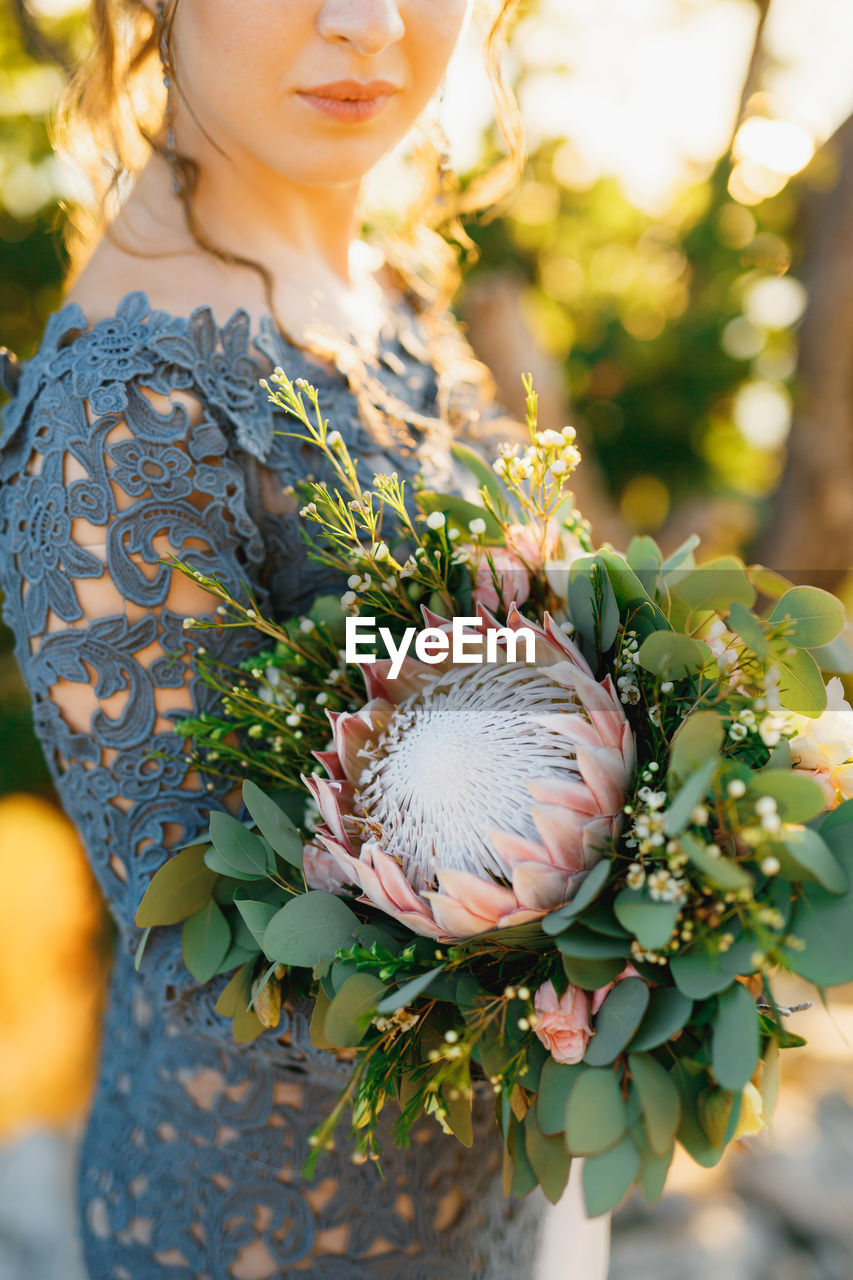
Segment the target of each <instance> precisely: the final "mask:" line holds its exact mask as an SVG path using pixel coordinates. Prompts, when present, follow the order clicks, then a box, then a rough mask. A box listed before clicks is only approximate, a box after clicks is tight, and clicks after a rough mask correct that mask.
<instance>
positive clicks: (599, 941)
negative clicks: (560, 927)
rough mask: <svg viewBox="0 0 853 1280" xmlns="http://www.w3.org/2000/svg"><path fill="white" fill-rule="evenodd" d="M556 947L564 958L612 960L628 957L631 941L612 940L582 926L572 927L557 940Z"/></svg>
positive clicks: (624, 939)
mask: <svg viewBox="0 0 853 1280" xmlns="http://www.w3.org/2000/svg"><path fill="white" fill-rule="evenodd" d="M554 945H555V946H556V948H557V950H558V951H560V952H562V954H563V955H564V956H576V957H578V958H579V959H581V958H582V959H584V960H611V959H614V958H615V957H619V956H627V955H628V953H629V950H630V946H631V944H630V939H628V938H624V937H623V938H610V937H606V936H605V935H603V934H600V933H593V932H592V931H591V930H589V929H584V928H583V926H582V924H575V925H572V927H571V928H570V929H568V930H567V932H566V933H561V934H560V936H559V937H558V938H555V940H554Z"/></svg>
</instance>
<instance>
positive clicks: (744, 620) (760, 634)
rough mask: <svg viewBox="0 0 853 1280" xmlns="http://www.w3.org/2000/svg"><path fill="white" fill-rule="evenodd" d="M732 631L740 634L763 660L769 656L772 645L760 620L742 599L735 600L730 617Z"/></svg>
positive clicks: (729, 622)
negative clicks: (741, 601) (742, 602)
mask: <svg viewBox="0 0 853 1280" xmlns="http://www.w3.org/2000/svg"><path fill="white" fill-rule="evenodd" d="M728 626H729V630H730V631H734V633H735V635H738V636H740V638H741V640H743V641H744V643H745V644H746V645H747V646H748V647H749V648H750V649H751V650H752V652H753V653H754V654H755V655H756V657H758V658H761V659H762V660H764V659H766V658H769V656H770V645H769V643H768V640H767V635H766V633H765V631H764V627H763V626H762V624H761V622H760V620H759V619H758V618H756V616H755V614H754V613H752V612H751V611H750V610H749V609H747V607H746V605H744V604H741V603H740V601H737V600H736V601H735V603H734V604H733V605H732V607H731V611H730V613H729V617H728Z"/></svg>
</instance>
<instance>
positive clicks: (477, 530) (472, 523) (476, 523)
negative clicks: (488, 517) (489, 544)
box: [468, 516, 486, 538]
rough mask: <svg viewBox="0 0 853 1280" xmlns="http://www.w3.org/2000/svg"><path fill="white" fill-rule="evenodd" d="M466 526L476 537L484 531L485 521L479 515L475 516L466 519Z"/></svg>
mask: <svg viewBox="0 0 853 1280" xmlns="http://www.w3.org/2000/svg"><path fill="white" fill-rule="evenodd" d="M468 528H469V529H470V530H471V532H472V533H473V534H474V536H475V537H477V538H478V537H479V536H480V534H481V533H485V532H486V522H485V520H483V519H481V517H480V516H476V517H475V519H473V520H469V521H468Z"/></svg>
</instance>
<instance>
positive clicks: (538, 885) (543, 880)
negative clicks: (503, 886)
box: [512, 862, 572, 911]
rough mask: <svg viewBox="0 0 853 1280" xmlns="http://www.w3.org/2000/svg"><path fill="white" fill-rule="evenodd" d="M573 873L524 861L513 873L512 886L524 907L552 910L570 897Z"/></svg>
mask: <svg viewBox="0 0 853 1280" xmlns="http://www.w3.org/2000/svg"><path fill="white" fill-rule="evenodd" d="M571 879H572V877H571V875H570V873H569V872H567V871H561V870H559V869H558V868H557V867H543V866H542V864H541V863H540V862H522V863H521V864H520V866H517V867H516V868H515V870H514V871H513V873H512V887H513V890H514V892H515V896H516V897H517V898H518V901H519V902H520V903H521V904H522V906H524V907H535V908H537V909H538V910H540V911H550V910H552V909H553V908H554V907H561V906H562V905H563V903H564V902H565V901H566V899H567V897H568V891H569V884H570V882H571Z"/></svg>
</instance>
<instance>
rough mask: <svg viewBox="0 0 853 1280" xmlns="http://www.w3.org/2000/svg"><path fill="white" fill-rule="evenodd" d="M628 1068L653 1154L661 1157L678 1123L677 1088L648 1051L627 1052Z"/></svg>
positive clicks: (678, 1100) (679, 1115) (672, 1138)
mask: <svg viewBox="0 0 853 1280" xmlns="http://www.w3.org/2000/svg"><path fill="white" fill-rule="evenodd" d="M628 1067H629V1069H630V1072H631V1075H632V1076H633V1077H634V1084H635V1085H636V1086H637V1093H638V1094H639V1097H640V1104H641V1106H642V1108H643V1124H644V1125H645V1129H646V1136H647V1137H648V1140H649V1146H650V1147H651V1149H652V1151H653V1152H654V1153H655V1155H656V1156H662V1155H664V1154H665V1153H666V1152H667V1151H669V1149H670V1148H671V1146H672V1143H673V1140H674V1138H675V1135H676V1132H677V1130H678V1126H679V1124H680V1123H681V1098H680V1095H679V1092H678V1089H677V1088H676V1086H675V1083H674V1082H673V1081H672V1080H671V1079H670V1076H669V1073H668V1072H667V1071H666V1069H665V1068H664V1067H662V1066H661V1064H660V1063H659V1062H658V1061H657V1059H656V1058H653V1057H652V1055H651V1054H650V1053H629V1054H628Z"/></svg>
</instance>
